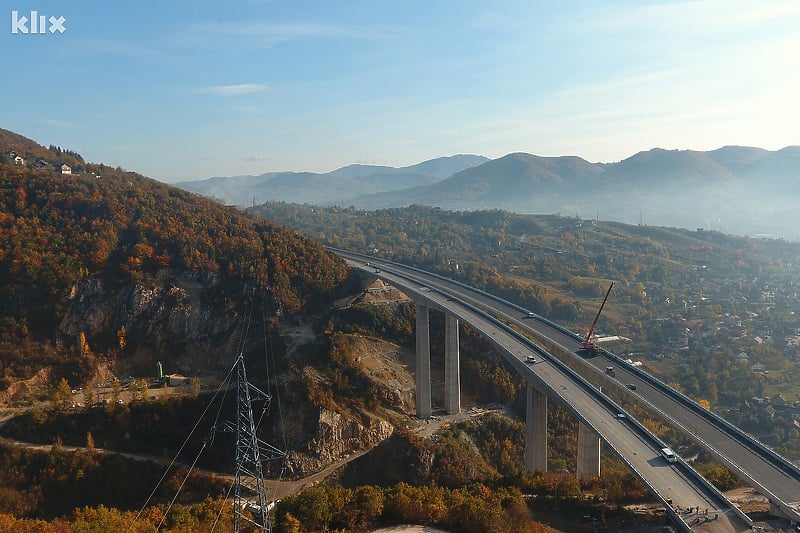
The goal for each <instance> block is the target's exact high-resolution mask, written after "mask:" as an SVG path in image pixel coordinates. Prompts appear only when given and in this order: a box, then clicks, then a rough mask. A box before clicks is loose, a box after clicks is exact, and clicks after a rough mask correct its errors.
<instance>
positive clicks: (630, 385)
mask: <svg viewBox="0 0 800 533" xmlns="http://www.w3.org/2000/svg"><path fill="white" fill-rule="evenodd" d="M625 386H626V387H628V388H629V389H630V390H636V385H634V384H633V383H628V384H627V385H625Z"/></svg>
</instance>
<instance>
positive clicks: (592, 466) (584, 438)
mask: <svg viewBox="0 0 800 533" xmlns="http://www.w3.org/2000/svg"><path fill="white" fill-rule="evenodd" d="M576 472H577V475H578V478H584V477H594V476H599V475H600V437H598V436H597V435H596V434H595V433H594V431H592V429H591V428H590V427H589V426H587V425H586V424H584V423H583V422H578V465H577V469H576Z"/></svg>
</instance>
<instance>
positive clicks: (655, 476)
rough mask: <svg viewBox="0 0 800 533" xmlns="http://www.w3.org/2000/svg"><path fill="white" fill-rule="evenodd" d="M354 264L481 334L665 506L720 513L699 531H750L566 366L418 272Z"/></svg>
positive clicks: (729, 508) (721, 500)
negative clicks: (587, 429) (592, 433)
mask: <svg viewBox="0 0 800 533" xmlns="http://www.w3.org/2000/svg"><path fill="white" fill-rule="evenodd" d="M349 262H350V264H351V266H354V267H358V268H362V269H364V270H366V271H367V272H370V271H371V272H373V273H374V274H379V275H380V277H381V278H382V279H384V280H386V281H388V282H389V283H392V284H394V285H396V286H398V287H400V288H401V290H404V291H408V292H407V293H410V294H409V295H410V296H411V297H412V298H414V299H415V300H417V301H422V300H424V301H425V303H426V304H427V305H429V306H431V307H432V308H438V309H440V310H446V311H447V312H449V313H451V314H453V315H455V316H458V317H459V318H460V319H461V320H462V321H463V322H465V323H467V324H469V325H470V326H471V327H473V328H475V329H476V330H480V331H482V332H483V334H484V335H485V336H486V337H487V338H489V339H490V340H491V341H492V342H493V343H494V344H495V345H496V346H497V347H498V348H500V349H501V352H502V353H504V355H505V356H506V358H507V359H508V360H509V362H511V364H512V365H513V366H514V367H515V369H516V370H517V371H518V372H519V373H520V374H521V375H522V376H523V377H525V378H526V379H527V380H530V381H531V382H533V383H535V384H536V386H537V388H540V389H542V390H545V391H546V393H547V396H548V398H550V399H551V400H555V401H558V402H559V403H560V404H561V405H564V406H566V407H567V408H568V409H570V410H571V411H572V412H574V413H575V414H576V415H577V416H578V417H579V418H581V419H582V420H583V421H584V422H585V423H586V424H588V425H589V426H591V427H592V428H593V429H594V430H595V432H596V433H597V434H598V435H599V436H600V437H601V438H602V439H603V440H604V441H605V442H606V443H607V444H608V445H609V446H610V447H611V448H612V449H613V450H614V451H615V453H617V455H619V456H620V457H621V458H622V459H623V461H625V462H626V463H627V464H628V465H629V467H630V468H632V469H633V471H634V473H635V474H636V475H637V476H639V477H640V478H641V479H643V480H645V481H646V483H648V484H649V485H650V486H651V487H653V489H654V492H655V493H656V494H657V495H658V496H660V497H661V498H663V500H665V501H669V500H671V501H672V505H673V506H674V507H676V508H680V509H688V508H699V509H700V512H701V513H703V512H704V511H705V510H706V509H709V510H710V512H711V516H713V514H714V513H715V512H716V513H717V514H718V516H719V519H718V520H714V521H711V522H705V523H702V524H698V525H696V526H695V529H698V528H699V530H703V531H706V530H707V531H712V530H713V531H745V530H748V529H749V526H748V525H747V524H746V523H745V522H744V521H743V520H742V519H741V518H739V517H738V516H737V515H735V514H734V513H733V511H732V507H733V505H732V504H731V503H730V502H728V501H727V500H726V499H724V498H721V497H720V496H719V494H718V493H716V492H714V491H712V490H710V489H708V488H707V487H706V486H705V485H704V484H703V483H698V481H697V480H696V479H695V478H693V477H692V476H691V475H688V474H687V469H686V468H685V467H684V466H683V465H682V463H675V464H671V463H667V461H666V460H665V459H663V457H662V456H661V453H660V445H659V444H658V442H657V441H656V440H654V439H653V438H652V437H651V438H648V437H647V436H646V435H643V434H642V431H641V429H640V428H636V427H634V424H633V423H632V422H631V421H630V420H629V419H628V418H624V419H620V418H618V417H617V414H618V413H619V410H618V408H616V407H614V406H613V405H609V403H608V402H606V401H603V400H602V399H599V398H598V393H597V392H596V389H594V388H593V387H591V386H588V387H587V386H585V385H579V384H576V382H575V379H574V376H573V375H572V374H571V373H569V372H568V371H565V370H564V369H563V367H562V366H561V365H559V364H557V363H556V362H555V361H551V360H548V359H547V358H544V357H541V356H539V355H538V354H537V355H536V357H537V362H536V363H535V364H532V365H530V364H526V363H525V360H526V358H527V356H528V355H530V354H531V353H532V351H531V347H530V345H529V344H528V343H527V342H525V341H524V340H523V339H521V338H520V337H519V336H518V335H516V334H514V333H513V332H510V331H508V329H506V328H504V327H502V326H501V325H500V324H498V323H497V322H495V321H494V320H492V319H490V318H488V317H486V316H485V314H484V313H481V312H479V311H477V310H475V309H474V308H473V307H472V306H470V305H468V304H466V303H464V302H462V301H460V300H459V299H458V298H457V297H456V296H457V294H455V293H450V294H448V293H447V292H445V291H443V290H441V287H440V282H439V281H438V280H437V279H436V278H432V277H431V278H426V279H421V278H420V277H419V276H418V273H416V272H413V273H411V272H409V271H405V272H398V269H397V268H396V267H394V266H391V265H388V264H383V265H381V267H380V272H375V266H374V264H372V263H371V264H370V265H369V266H367V265H366V264H365V262H364V261H363V260H354V261H349ZM409 274H413V276H414V277H416V278H417V279H418V280H419V281H422V282H423V283H425V285H420V284H419V283H418V282H414V281H409V280H408V278H406V277H404V276H406V275H409ZM668 499H669V500H668ZM703 516H706V515H704V514H703ZM681 518H682V519H683V520H684V521H685V522H687V523H691V522H692V521H694V520H696V519H700V517H699V516H697V515H695V514H690V513H686V514H685V515H682V516H681Z"/></svg>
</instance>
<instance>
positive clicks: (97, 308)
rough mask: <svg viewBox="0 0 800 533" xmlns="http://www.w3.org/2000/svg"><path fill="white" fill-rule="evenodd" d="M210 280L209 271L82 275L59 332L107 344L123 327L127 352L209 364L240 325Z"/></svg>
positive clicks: (226, 349) (226, 350)
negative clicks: (119, 279)
mask: <svg viewBox="0 0 800 533" xmlns="http://www.w3.org/2000/svg"><path fill="white" fill-rule="evenodd" d="M216 285H217V280H216V277H215V276H214V275H213V274H212V273H207V274H205V275H204V274H202V273H187V274H185V275H182V276H180V277H170V278H168V279H166V280H155V279H153V280H146V281H135V282H134V281H132V282H128V283H124V284H112V283H111V282H108V281H106V280H104V279H101V278H84V279H81V280H80V281H78V283H77V284H76V285H75V286H74V287H73V288H72V291H71V294H70V299H69V307H68V308H67V310H66V312H65V314H64V318H63V320H62V321H61V324H60V326H59V334H60V335H61V336H62V337H66V338H67V339H70V338H75V337H76V336H78V335H80V333H84V334H85V335H86V338H87V340H88V341H89V344H90V345H94V344H93V342H94V341H95V340H97V341H98V342H99V343H101V344H102V343H106V344H110V343H112V342H113V341H114V340H115V338H116V336H117V332H118V331H120V328H122V326H124V327H125V336H126V345H127V347H128V351H129V354H131V355H145V356H146V355H158V357H160V358H165V359H167V360H170V361H172V362H176V363H178V367H180V366H187V365H189V366H192V365H194V364H202V363H203V362H209V363H211V364H213V363H214V362H215V361H218V360H219V359H221V358H223V357H224V356H226V355H229V354H230V353H231V351H230V349H231V348H232V346H231V345H230V343H232V342H235V339H236V338H237V335H236V334H235V333H236V332H237V328H238V327H239V326H240V324H239V315H238V314H237V313H236V311H235V308H233V306H225V305H220V303H219V300H220V295H219V294H218V292H219V291H216V290H215V288H216ZM215 299H216V300H217V301H216V302H215V301H214V300H215ZM187 355H189V356H191V359H192V360H196V363H191V362H190V361H189V359H187V360H185V361H184V360H183V358H184V356H187ZM181 361H182V363H181ZM179 369H180V368H179ZM182 370H184V371H187V370H189V369H187V368H183V369H182Z"/></svg>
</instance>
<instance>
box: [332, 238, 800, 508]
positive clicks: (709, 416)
mask: <svg viewBox="0 0 800 533" xmlns="http://www.w3.org/2000/svg"><path fill="white" fill-rule="evenodd" d="M326 248H327V249H329V250H332V251H335V252H342V253H343V254H347V255H350V256H355V257H359V258H362V259H365V260H371V261H375V260H377V261H381V262H384V263H387V264H390V265H396V266H398V267H402V268H407V269H410V270H413V271H415V272H419V273H422V274H424V275H427V276H433V277H435V278H437V279H440V280H442V281H446V282H448V283H454V284H456V285H458V286H460V287H463V288H464V289H467V290H468V291H470V292H474V293H478V294H482V295H484V296H486V297H489V298H491V299H493V300H494V301H497V302H500V303H503V304H504V305H508V306H510V307H512V308H514V309H516V310H518V311H520V312H523V313H526V314H527V313H528V312H529V311H528V310H527V309H525V308H524V307H522V306H520V305H518V304H515V303H514V302H510V301H508V300H505V299H503V298H500V297H498V296H495V295H493V294H491V293H488V292H486V291H483V290H481V289H477V288H475V287H472V286H470V285H468V284H466V283H463V282H461V281H458V280H454V279H452V278H448V277H446V276H442V275H440V274H437V273H434V272H428V271H426V270H423V269H421V268H417V267H414V266H410V265H404V264H402V263H397V262H395V261H391V260H388V259H384V258H379V257H374V256H370V255H367V254H362V253H358V252H351V251H349V250H343V249H340V248H335V247H326ZM414 281H415V282H416V280H414ZM470 307H472V308H473V309H475V310H476V311H478V312H480V313H481V314H482V315H484V316H486V317H487V318H489V319H490V320H492V321H493V322H496V323H498V324H502V326H503V327H504V328H506V329H508V330H510V331H511V332H513V334H515V335H518V336H519V337H520V338H522V339H525V341H526V343H528V344H529V345H531V346H532V347H533V348H534V349H535V350H536V351H537V352H538V353H540V354H543V355H544V354H547V357H548V360H549V361H551V362H556V363H557V364H558V365H559V366H560V367H563V368H565V369H566V370H568V371H569V373H570V375H571V376H574V377H576V378H578V379H579V380H580V381H581V382H583V381H585V380H584V378H583V377H582V376H580V375H578V374H577V373H575V372H574V371H573V370H572V369H570V368H569V367H567V366H566V365H564V364H563V363H561V361H558V360H557V358H555V357H553V356H552V355H551V354H549V353H547V352H545V351H544V350H542V349H541V348H539V347H538V346H536V345H535V344H533V343H532V342H531V341H530V340H529V339H527V338H525V337H524V336H521V335H520V334H519V333H518V332H516V331H515V330H513V329H512V328H509V327H508V325H507V324H505V323H503V322H501V321H499V320H497V319H496V318H495V317H493V316H491V315H489V314H488V313H486V312H485V311H483V310H481V309H477V308H475V307H474V306H471V305H470ZM533 318H534V319H536V320H538V321H540V322H542V323H544V324H547V325H548V326H549V327H551V328H554V329H556V330H558V331H560V332H562V333H564V334H566V335H568V336H570V337H572V338H573V339H575V340H576V341H578V342H580V341H582V340H583V338H582V337H581V336H580V335H578V334H576V333H575V332H573V331H570V330H568V329H567V328H565V327H563V326H561V325H560V324H557V323H555V322H553V321H551V320H549V319H547V318H545V317H543V316H541V315H538V314H534V316H533ZM601 350H602V352H603V353H604V354H605V355H606V357H609V358H610V359H612V360H613V361H615V362H616V363H617V364H620V365H621V364H623V363H625V364H626V367H625V368H627V369H628V370H630V371H631V372H632V373H634V374H636V375H637V376H638V377H639V378H641V379H643V380H644V381H647V382H648V383H649V384H651V385H652V386H654V387H656V388H657V389H658V390H660V391H662V392H663V393H665V394H667V395H669V396H672V397H673V398H675V399H676V400H678V401H679V402H680V403H681V404H683V405H684V406H685V407H687V408H689V409H690V410H691V411H692V412H694V413H695V414H699V416H701V418H703V419H705V420H707V421H709V422H710V423H712V424H714V425H716V426H717V427H719V426H723V427H724V428H725V430H726V432H728V433H729V434H731V435H732V436H734V437H735V438H736V439H737V440H738V441H739V442H740V443H742V444H746V445H748V447H751V448H755V449H756V450H757V451H758V453H759V455H761V456H762V457H764V458H765V459H768V460H771V461H777V463H779V464H780V465H781V467H782V468H781V469H782V470H784V471H785V472H786V473H787V474H794V475H795V476H797V477H800V468H798V467H797V466H795V465H794V464H793V463H791V462H789V461H788V460H787V459H786V458H784V457H783V456H781V455H780V454H778V453H776V452H775V451H774V450H771V449H769V448H767V447H766V446H764V444H763V443H761V442H759V441H757V440H755V439H753V438H751V437H750V436H749V435H747V434H746V433H744V432H743V431H742V430H741V429H739V428H737V427H736V426H734V425H733V424H731V423H730V422H728V421H727V420H725V419H723V418H722V417H720V416H718V415H716V414H715V413H713V412H711V411H709V410H707V409H704V408H703V407H701V406H700V405H699V404H697V402H695V401H694V400H692V399H691V398H689V397H688V396H686V395H685V394H683V393H681V392H679V391H676V390H675V389H673V388H672V387H669V386H668V385H666V384H665V383H663V382H662V381H661V380H659V379H657V378H655V377H654V376H652V375H650V374H649V373H647V372H645V371H643V370H641V369H639V368H637V367H634V366H632V365H628V364H627V362H626V361H625V360H624V359H622V358H621V357H619V356H617V355H616V354H614V353H613V352H609V351H607V350H605V349H602V348H601ZM586 383H587V384H588V381H587V382H586ZM589 386H590V387H591V388H592V389H594V386H593V385H591V384H589ZM595 390H596V389H595ZM602 396H603V397H604V398H607V397H605V395H602ZM614 405H616V404H614ZM617 407H619V406H617ZM637 422H638V421H637ZM651 435H652V434H651ZM659 440H660V439H659ZM662 444H663V443H662ZM692 470H693V471H694V469H692ZM739 470H740V471H741V469H739ZM742 472H743V471H742ZM695 474H697V473H696V472H695ZM697 476H698V477H699V478H700V479H702V481H703V483H705V484H708V481H707V480H706V479H705V478H703V477H702V476H699V474H697ZM746 477H748V478H749V476H746ZM759 485H760V484H759ZM759 488H761V489H764V487H759ZM715 490H716V489H715ZM764 490H765V491H766V492H767V493H768V494H769V496H770V497H771V499H773V500H774V501H775V503H777V504H778V506H779V507H783V508H785V509H789V510H791V511H792V512H795V513H796V511H795V510H794V509H792V508H791V507H790V506H789V505H788V504H787V503H786V502H783V500H781V499H780V498H778V497H777V496H775V495H774V494H772V493H771V492H770V491H768V490H766V489H764Z"/></svg>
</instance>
